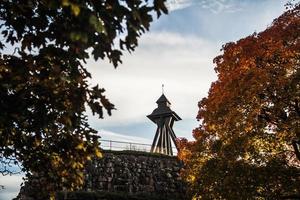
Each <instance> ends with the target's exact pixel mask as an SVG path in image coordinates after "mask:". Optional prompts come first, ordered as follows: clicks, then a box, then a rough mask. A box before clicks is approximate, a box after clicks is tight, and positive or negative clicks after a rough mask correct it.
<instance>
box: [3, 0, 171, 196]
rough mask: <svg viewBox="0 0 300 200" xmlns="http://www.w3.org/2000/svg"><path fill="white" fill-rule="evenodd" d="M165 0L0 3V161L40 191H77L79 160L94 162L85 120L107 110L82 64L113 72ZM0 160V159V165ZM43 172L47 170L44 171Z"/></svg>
mask: <svg viewBox="0 0 300 200" xmlns="http://www.w3.org/2000/svg"><path fill="white" fill-rule="evenodd" d="M164 2H165V0H153V1H147V0H123V1H120V0H89V1H79V0H41V1H35V0H15V1H10V0H4V1H2V2H1V4H0V21H1V25H0V26H1V29H0V30H1V38H2V39H1V41H0V48H1V54H0V57H1V60H0V110H1V113H0V137H1V140H0V156H1V157H2V158H4V159H6V158H7V159H8V158H14V159H15V160H16V161H18V162H19V163H21V165H22V170H23V171H24V172H26V173H27V177H30V176H32V175H34V172H39V175H42V176H43V178H42V179H41V185H42V187H44V188H45V191H52V192H53V191H55V190H59V189H62V188H63V187H64V188H67V189H76V188H78V187H80V185H82V181H83V174H82V170H83V168H84V164H85V163H86V161H87V160H89V159H91V158H93V157H94V156H98V157H99V156H101V154H100V149H99V143H98V137H99V136H97V134H96V131H95V130H93V129H92V128H91V127H90V126H89V124H88V122H87V116H86V114H85V111H86V106H89V107H90V108H91V110H92V112H93V114H98V115H99V117H100V118H102V117H103V110H106V111H107V112H108V114H109V115H110V114H111V111H112V110H113V109H114V105H113V104H112V103H110V102H109V100H108V99H107V98H106V97H105V96H104V91H105V90H104V89H102V88H100V87H99V86H98V85H97V86H95V87H90V85H89V80H90V78H91V74H90V73H89V72H88V69H87V67H86V65H85V64H86V60H87V59H89V58H94V59H95V60H98V59H104V58H108V59H109V61H110V62H111V63H112V64H113V65H114V66H115V67H117V66H118V64H120V63H121V56H122V51H123V50H124V51H129V52H131V51H133V50H134V49H135V48H136V47H137V46H138V38H139V37H140V36H141V34H143V33H145V32H146V31H147V30H149V27H150V23H151V22H152V21H153V14H154V13H156V14H157V16H160V15H161V14H162V13H165V14H166V13H167V9H166V7H165V4H164ZM5 161H7V160H5ZM44 166H47V167H46V168H45V167H44Z"/></svg>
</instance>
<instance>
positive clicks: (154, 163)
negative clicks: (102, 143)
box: [86, 152, 185, 196]
mask: <svg viewBox="0 0 300 200" xmlns="http://www.w3.org/2000/svg"><path fill="white" fill-rule="evenodd" d="M182 166H183V164H182V162H181V161H179V160H178V159H177V157H170V156H164V155H157V154H150V153H139V152H105V153H104V157H103V158H102V159H99V160H95V161H94V162H93V163H92V164H91V165H89V166H88V168H87V173H86V175H87V178H86V190H91V191H107V192H125V193H129V194H132V193H154V194H164V195H179V196H180V195H182V194H184V193H185V184H184V183H183V181H182V179H181V177H180V170H181V168H182Z"/></svg>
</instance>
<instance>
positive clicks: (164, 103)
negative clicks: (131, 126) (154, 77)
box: [147, 94, 181, 155]
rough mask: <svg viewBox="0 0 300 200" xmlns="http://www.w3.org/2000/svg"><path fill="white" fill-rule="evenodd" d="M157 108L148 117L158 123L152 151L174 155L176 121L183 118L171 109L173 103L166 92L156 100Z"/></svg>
mask: <svg viewBox="0 0 300 200" xmlns="http://www.w3.org/2000/svg"><path fill="white" fill-rule="evenodd" d="M156 103H157V108H156V109H154V110H153V112H152V113H151V114H150V115H148V116H147V117H148V118H149V119H150V120H151V121H153V122H154V123H155V124H156V125H157V130H156V134H155V137H154V140H153V143H152V146H151V152H153V153H161V154H166V155H173V151H172V144H171V143H172V141H173V143H174V145H175V147H176V148H177V145H176V135H175V133H174V131H173V128H172V127H173V124H174V121H179V120H181V118H180V117H179V116H178V115H177V114H176V113H175V112H174V111H172V110H171V108H170V105H171V103H170V102H169V101H168V99H167V98H166V97H165V95H164V94H162V95H161V97H160V98H159V99H158V100H157V101H156Z"/></svg>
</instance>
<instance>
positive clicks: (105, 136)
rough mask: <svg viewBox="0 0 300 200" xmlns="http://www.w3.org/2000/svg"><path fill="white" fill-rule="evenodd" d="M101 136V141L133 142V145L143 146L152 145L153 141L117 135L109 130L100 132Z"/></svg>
mask: <svg viewBox="0 0 300 200" xmlns="http://www.w3.org/2000/svg"><path fill="white" fill-rule="evenodd" d="M98 133H99V135H100V136H101V140H113V141H120V142H128V143H129V142H131V143H142V144H151V142H152V141H151V140H149V139H146V138H143V137H137V136H127V135H125V134H122V133H115V132H111V131H107V130H103V129H101V130H99V132H98Z"/></svg>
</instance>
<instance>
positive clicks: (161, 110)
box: [147, 94, 181, 122]
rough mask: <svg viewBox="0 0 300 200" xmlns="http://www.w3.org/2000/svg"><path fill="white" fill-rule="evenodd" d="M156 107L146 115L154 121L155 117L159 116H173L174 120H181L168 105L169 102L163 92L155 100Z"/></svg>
mask: <svg viewBox="0 0 300 200" xmlns="http://www.w3.org/2000/svg"><path fill="white" fill-rule="evenodd" d="M156 103H157V108H156V109H154V110H153V112H152V113H151V114H150V115H148V116H147V117H148V118H149V119H150V120H152V121H153V122H155V119H157V118H160V117H169V116H173V117H174V119H175V120H176V121H178V120H181V118H180V117H179V116H178V115H177V114H176V113H175V112H174V111H172V110H171V108H170V105H171V103H170V102H169V100H168V99H167V98H166V96H165V95H164V94H162V95H161V96H160V97H159V99H158V100H157V101H156Z"/></svg>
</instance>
